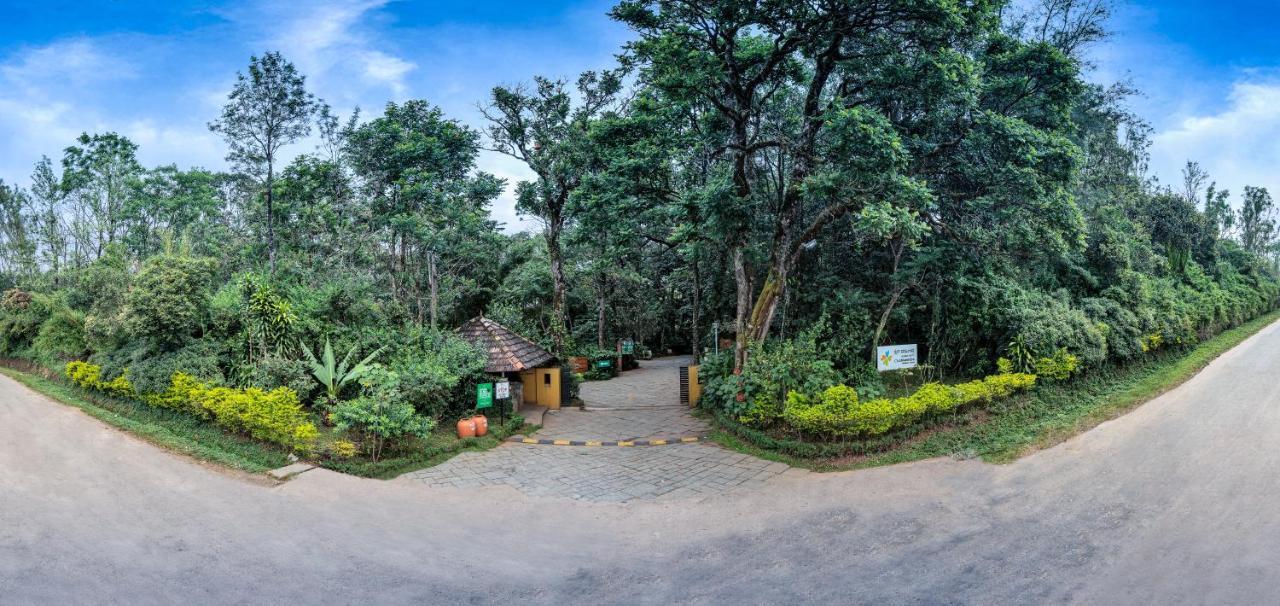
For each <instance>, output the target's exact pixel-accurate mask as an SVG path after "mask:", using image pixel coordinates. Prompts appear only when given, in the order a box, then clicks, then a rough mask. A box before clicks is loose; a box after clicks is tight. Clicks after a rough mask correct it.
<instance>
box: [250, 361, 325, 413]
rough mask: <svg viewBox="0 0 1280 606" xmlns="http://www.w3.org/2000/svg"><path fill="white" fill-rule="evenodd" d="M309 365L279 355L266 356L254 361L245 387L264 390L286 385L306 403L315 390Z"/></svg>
mask: <svg viewBox="0 0 1280 606" xmlns="http://www.w3.org/2000/svg"><path fill="white" fill-rule="evenodd" d="M310 370H311V369H310V367H309V366H308V364H307V363H306V362H303V361H302V360H290V359H288V358H283V357H280V356H274V355H272V356H267V357H265V358H259V359H257V360H255V361H254V363H253V369H252V371H251V372H249V374H248V377H247V380H246V381H245V386H246V387H259V388H262V389H266V390H271V389H275V388H277V387H287V388H289V389H291V390H293V391H294V393H297V394H298V399H299V400H300V401H302V403H303V404H306V403H307V402H309V401H310V399H311V398H310V396H311V394H312V393H313V392H315V390H316V384H315V380H314V378H313V377H312V375H311V373H310Z"/></svg>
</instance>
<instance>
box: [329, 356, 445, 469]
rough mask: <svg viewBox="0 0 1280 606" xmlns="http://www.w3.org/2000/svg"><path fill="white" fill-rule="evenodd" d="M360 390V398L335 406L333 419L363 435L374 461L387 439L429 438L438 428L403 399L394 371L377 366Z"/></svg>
mask: <svg viewBox="0 0 1280 606" xmlns="http://www.w3.org/2000/svg"><path fill="white" fill-rule="evenodd" d="M360 387H361V389H362V393H361V395H360V397H358V398H356V399H354V400H349V401H346V402H341V403H339V404H338V405H337V406H336V407H334V410H333V420H334V423H335V424H336V426H337V427H338V429H340V430H352V431H354V432H355V433H356V434H358V435H360V436H361V437H362V438H363V439H364V441H365V442H366V448H367V449H368V451H369V455H370V457H371V458H372V459H373V460H374V461H377V460H378V457H379V456H381V454H382V450H383V448H384V446H385V445H386V442H387V441H388V440H394V439H397V438H400V437H404V436H418V437H426V435H427V434H429V433H430V432H431V429H432V428H433V427H435V421H434V420H432V419H431V418H429V417H425V416H422V415H419V414H418V413H417V411H415V410H414V408H413V404H410V403H409V402H406V401H405V400H404V395H403V393H402V392H401V390H400V377H399V375H397V374H396V373H395V372H392V371H390V370H387V369H386V368H385V367H383V366H381V365H377V364H375V365H373V366H371V367H370V368H369V370H368V371H366V372H365V373H364V375H363V377H362V378H361V379H360Z"/></svg>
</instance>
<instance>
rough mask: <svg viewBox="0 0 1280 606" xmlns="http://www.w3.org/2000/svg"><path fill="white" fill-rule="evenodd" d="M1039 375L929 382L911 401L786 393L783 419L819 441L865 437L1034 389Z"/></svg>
mask: <svg viewBox="0 0 1280 606" xmlns="http://www.w3.org/2000/svg"><path fill="white" fill-rule="evenodd" d="M1035 381H1036V377H1035V375H1029V374H1002V375H992V376H989V377H987V378H985V379H982V380H979V381H970V382H968V383H963V384H960V385H954V386H951V385H943V384H941V383H928V384H926V385H923V386H921V387H920V388H919V389H917V390H916V392H915V393H913V394H911V395H910V396H907V397H902V398H894V399H886V398H878V399H873V400H869V401H860V400H859V398H858V394H857V392H856V391H855V390H854V389H853V388H851V387H847V386H844V385H835V386H832V387H829V388H827V389H826V390H824V391H822V392H821V393H819V394H815V395H812V396H807V395H804V394H802V393H800V392H795V391H793V392H791V393H789V394H787V400H786V405H785V407H784V409H783V411H782V414H781V418H782V419H783V420H784V421H785V422H786V424H787V425H788V426H789V427H791V428H794V429H795V430H797V431H799V432H801V433H802V434H805V435H809V436H814V437H817V438H819V439H833V438H835V439H848V438H866V437H874V436H880V435H884V434H886V433H889V432H891V431H895V430H901V429H905V428H908V427H910V426H912V425H913V424H915V423H917V422H919V421H920V420H921V419H923V418H926V417H936V416H938V415H946V414H951V413H953V412H955V411H956V410H958V409H959V408H961V407H966V406H971V405H975V404H987V403H990V402H992V401H993V400H996V399H1000V398H1006V397H1009V396H1010V395H1012V394H1013V393H1015V392H1018V391H1023V390H1026V389H1029V388H1031V387H1032V386H1033V385H1035Z"/></svg>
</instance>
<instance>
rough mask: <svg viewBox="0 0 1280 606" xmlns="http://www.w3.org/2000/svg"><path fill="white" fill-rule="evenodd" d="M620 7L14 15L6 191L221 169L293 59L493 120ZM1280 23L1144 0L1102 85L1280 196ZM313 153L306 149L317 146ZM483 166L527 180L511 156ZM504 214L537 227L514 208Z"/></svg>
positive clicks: (562, 68) (228, 6)
mask: <svg viewBox="0 0 1280 606" xmlns="http://www.w3.org/2000/svg"><path fill="white" fill-rule="evenodd" d="M610 5H611V2H610V1H609V0H544V1H539V2H507V1H474V0H473V1H456V0H437V1H430V2H389V1H386V0H365V1H363V2H337V1H324V0H321V1H312V2H288V3H284V2H269V1H261V2H255V1H251V2H222V3H205V2H186V1H176V2H166V3H146V2H129V1H123V2H98V3H90V2H56V1H55V2H40V3H37V2H9V1H5V2H4V6H3V7H2V11H3V12H0V14H2V15H4V18H3V19H0V178H3V179H4V180H5V181H8V182H17V183H19V184H25V183H27V182H28V181H29V175H30V172H31V166H32V164H33V163H34V162H35V161H36V160H37V159H39V157H40V156H41V155H42V154H45V155H49V156H50V157H52V158H54V159H55V160H56V159H57V158H58V157H59V156H60V154H61V150H62V148H64V147H65V146H67V145H68V144H70V143H71V142H72V139H74V137H75V136H76V135H78V134H79V133H80V132H81V131H89V132H94V131H107V130H114V131H117V132H121V133H123V134H125V135H127V136H129V137H131V138H132V139H134V140H135V141H136V142H138V143H139V144H140V146H141V150H140V155H141V158H142V160H143V161H144V163H146V164H148V165H156V164H162V163H171V162H172V163H177V164H178V165H179V166H184V167H185V166H193V165H198V166H205V167H210V168H221V167H222V166H223V160H222V156H223V154H224V148H223V146H222V143H221V142H220V141H219V140H218V139H217V138H216V137H215V136H213V135H212V134H211V133H209V132H208V130H207V129H206V127H205V124H206V123H207V122H208V121H209V120H211V119H213V118H214V117H216V116H217V113H218V110H219V107H220V106H221V105H222V103H223V102H224V100H225V96H226V93H227V91H228V89H229V88H230V85H231V83H232V81H233V80H234V77H235V73H236V71H237V70H241V69H243V68H244V66H245V64H246V63H247V60H248V57H249V55H250V54H253V53H261V52H262V51H263V50H266V49H276V50H280V51H282V52H283V53H284V54H285V56H286V57H287V58H289V59H291V60H292V61H294V62H295V63H296V64H297V65H298V67H299V68H300V69H301V70H302V71H303V72H304V73H305V74H306V75H307V76H308V85H309V87H310V88H311V90H313V91H314V92H315V93H316V94H318V95H319V96H321V97H323V98H325V99H326V100H327V101H329V102H330V104H332V105H333V106H334V107H335V109H337V110H339V111H340V112H343V113H345V112H348V111H350V109H351V108H352V107H354V106H357V105H359V106H360V107H361V108H362V109H363V110H364V111H365V114H366V115H368V114H370V113H373V112H377V111H379V110H380V109H381V106H382V105H383V104H385V103H386V102H387V101H388V100H403V99H408V98H424V99H427V100H429V101H431V102H432V103H435V104H437V105H440V106H441V107H442V108H444V110H445V111H446V113H448V114H449V115H451V116H453V117H457V118H459V119H461V120H463V121H465V122H468V123H471V124H473V125H477V126H478V125H480V121H479V120H478V114H477V111H476V104H477V103H478V102H480V101H482V100H483V99H484V98H485V96H486V94H487V91H488V90H489V88H490V87H492V86H493V85H494V84H497V83H515V82H520V81H524V80H528V79H529V78H530V77H531V76H533V75H535V74H545V75H550V76H563V77H572V76H573V75H574V74H576V73H578V72H579V71H581V70H584V69H593V68H600V67H606V66H609V65H610V64H611V63H612V61H613V55H614V54H615V53H616V52H617V51H618V49H619V47H620V46H621V44H622V43H623V42H624V41H625V40H626V39H627V36H628V32H627V31H626V30H625V29H624V28H622V27H620V26H618V25H617V24H615V23H612V22H611V21H609V19H608V18H607V17H606V16H605V12H606V11H607V10H608V8H609V6H610ZM1277 26H1280V11H1278V10H1277V9H1276V8H1275V7H1274V6H1272V4H1271V3H1269V2H1262V1H1257V0H1250V1H1245V2H1222V1H1218V2H1210V1H1207V0H1170V1H1163V2H1157V1H1154V0H1136V1H1131V2H1128V3H1125V4H1122V5H1121V7H1120V9H1119V11H1118V14H1117V17H1116V19H1115V20H1114V22H1113V23H1112V28H1113V29H1114V30H1115V32H1116V36H1114V37H1113V39H1112V40H1111V41H1109V42H1107V43H1106V44H1103V45H1101V46H1099V47H1097V48H1095V49H1093V51H1092V52H1093V54H1094V58H1095V61H1096V64H1097V68H1096V70H1095V71H1094V72H1093V74H1092V76H1091V77H1093V78H1094V79H1096V80H1099V81H1108V82H1109V81H1114V80H1117V79H1129V80H1131V81H1132V82H1133V83H1134V84H1136V85H1137V86H1138V88H1140V89H1141V90H1142V91H1144V95H1143V96H1142V97H1140V98H1136V99H1134V100H1133V106H1134V108H1135V109H1136V110H1137V111H1138V112H1139V113H1141V114H1142V115H1143V116H1145V117H1146V118H1147V119H1148V120H1149V121H1150V122H1151V123H1152V125H1153V126H1154V127H1155V131H1156V138H1155V147H1154V148H1153V150H1152V151H1153V162H1152V168H1153V170H1154V171H1155V172H1156V173H1157V175H1158V176H1159V177H1161V179H1162V181H1164V182H1167V183H1175V182H1177V180H1178V171H1179V169H1180V168H1181V166H1182V164H1183V163H1184V162H1185V161H1186V160H1187V159H1197V160H1199V161H1200V162H1201V163H1202V164H1203V165H1205V167H1206V168H1208V169H1209V171H1210V173H1211V175H1212V176H1213V177H1214V178H1215V179H1217V180H1218V181H1219V182H1220V184H1221V185H1223V186H1226V187H1229V188H1231V189H1232V190H1233V191H1235V192H1239V191H1240V190H1241V189H1242V186H1243V185H1246V184H1249V185H1265V186H1269V187H1271V189H1272V190H1273V192H1275V193H1277V194H1280V177H1277V176H1275V173H1276V171H1275V167H1276V166H1277V164H1280V36H1276V35H1275V33H1274V32H1276V31H1277V30H1280V28H1278V27H1277ZM309 148H310V144H308V143H302V144H299V145H296V146H294V149H293V151H295V152H303V151H308V149H309ZM481 165H482V168H484V169H485V170H488V171H490V172H493V173H495V174H498V175H499V176H503V177H507V178H508V179H510V180H512V181H513V182H514V180H516V179H519V178H521V177H525V176H527V174H526V173H525V171H524V170H523V169H522V167H521V166H520V165H519V164H518V163H515V162H513V161H509V160H506V159H503V158H501V157H498V156H495V155H492V154H486V155H485V156H484V157H482V158H481ZM494 214H495V216H496V217H497V218H498V219H500V220H502V221H504V222H506V223H507V224H508V226H509V227H510V228H519V227H521V226H522V225H527V223H526V224H522V223H521V222H520V221H519V220H518V219H517V218H516V216H515V213H514V211H513V209H512V208H511V200H510V198H509V196H508V197H504V199H503V200H501V201H499V203H498V204H496V205H495V209H494Z"/></svg>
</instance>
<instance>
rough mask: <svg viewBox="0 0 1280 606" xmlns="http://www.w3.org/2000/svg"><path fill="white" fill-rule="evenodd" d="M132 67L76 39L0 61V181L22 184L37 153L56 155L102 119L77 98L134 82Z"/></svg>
mask: <svg viewBox="0 0 1280 606" xmlns="http://www.w3.org/2000/svg"><path fill="white" fill-rule="evenodd" d="M136 74H137V70H136V69H135V67H134V66H133V65H132V64H131V63H129V62H127V61H125V60H124V59H121V58H119V57H115V56H113V55H112V54H111V53H108V52H106V51H105V50H103V49H102V48H100V46H99V44H98V43H97V42H96V41H94V40H90V39H85V38H77V39H72V40H64V41H58V42H54V43H52V44H49V45H46V46H38V47H26V48H23V49H20V50H18V51H17V52H15V53H14V54H12V55H10V56H9V57H8V58H6V59H5V60H4V61H3V62H0V152H2V153H0V178H6V180H10V181H14V182H17V183H24V182H25V181H26V178H27V177H28V176H29V175H30V173H31V167H32V165H33V164H34V163H35V161H36V160H37V159H39V158H40V156H41V155H49V156H53V157H56V156H57V155H58V153H59V152H60V151H61V150H62V149H63V148H64V147H66V146H67V145H70V144H71V143H72V142H73V141H74V139H75V137H77V136H79V134H80V133H81V132H83V131H92V130H97V129H98V126H100V125H101V124H102V121H101V119H100V117H99V116H98V114H97V113H96V112H94V111H93V110H92V108H91V107H87V106H85V105H84V104H83V103H82V102H81V99H82V98H84V97H88V96H90V95H91V94H92V92H93V90H94V89H95V87H97V86H99V85H103V84H107V83H110V82H115V81H119V80H127V79H131V78H134V77H135V76H136Z"/></svg>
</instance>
